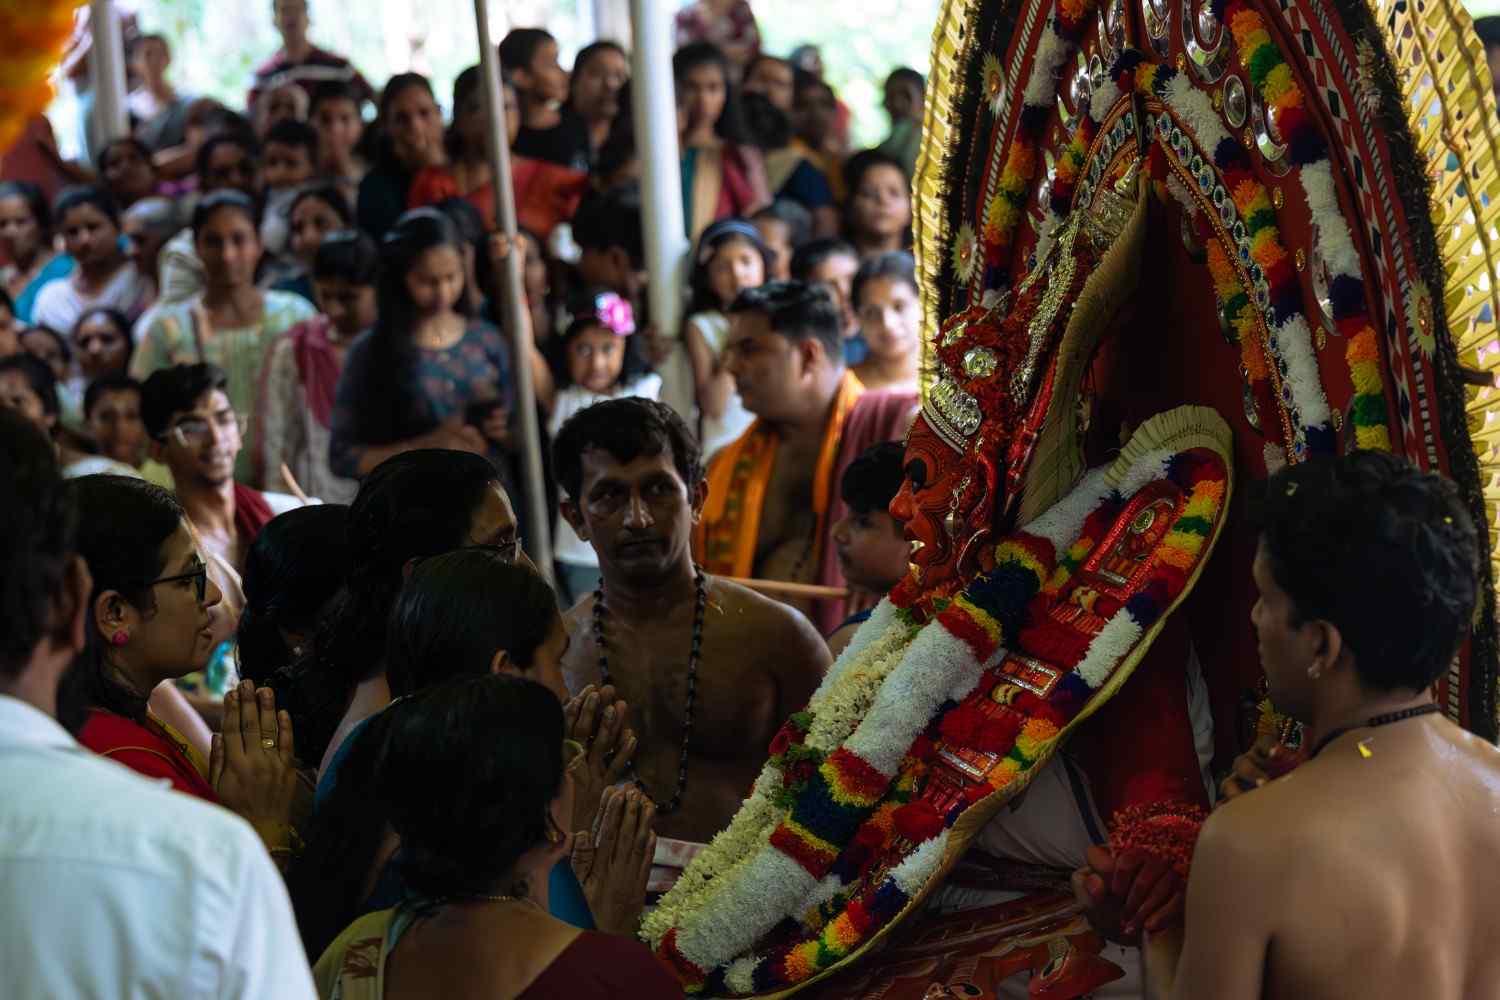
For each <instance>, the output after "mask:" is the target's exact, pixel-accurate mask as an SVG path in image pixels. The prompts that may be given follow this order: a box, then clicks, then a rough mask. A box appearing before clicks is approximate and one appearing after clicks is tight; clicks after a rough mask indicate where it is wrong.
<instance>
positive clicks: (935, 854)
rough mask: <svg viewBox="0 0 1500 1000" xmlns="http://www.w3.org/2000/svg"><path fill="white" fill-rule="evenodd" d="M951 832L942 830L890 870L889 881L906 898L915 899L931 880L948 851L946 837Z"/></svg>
mask: <svg viewBox="0 0 1500 1000" xmlns="http://www.w3.org/2000/svg"><path fill="white" fill-rule="evenodd" d="M951 832H952V831H951V830H944V831H943V832H942V833H940V834H938V835H937V836H936V837H933V838H932V839H931V840H929V841H926V842H924V843H923V844H922V845H921V846H920V847H918V848H917V849H916V850H915V851H912V852H911V854H910V855H909V856H908V857H907V859H906V860H905V861H903V862H901V863H900V864H899V865H897V866H896V867H895V868H892V869H891V874H890V880H891V881H892V882H894V883H896V888H898V889H900V890H901V891H902V892H904V893H906V895H907V896H908V897H915V896H916V895H917V893H919V892H921V891H922V888H923V886H925V885H926V884H927V880H928V879H930V878H932V873H933V872H935V871H937V869H938V865H940V864H942V863H943V856H944V855H945V854H946V853H947V851H948V837H949V835H950V833H951Z"/></svg>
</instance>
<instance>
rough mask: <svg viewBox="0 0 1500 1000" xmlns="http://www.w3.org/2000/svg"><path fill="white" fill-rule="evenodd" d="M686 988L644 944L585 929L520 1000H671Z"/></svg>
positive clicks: (517, 999)
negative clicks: (567, 999) (564, 999)
mask: <svg viewBox="0 0 1500 1000" xmlns="http://www.w3.org/2000/svg"><path fill="white" fill-rule="evenodd" d="M681 996H682V984H681V983H679V982H678V981H677V977H676V976H674V975H672V973H671V972H670V971H668V969H667V967H666V966H665V965H663V964H662V963H661V962H658V961H657V960H656V959H655V958H654V957H653V956H652V954H651V953H650V952H649V951H647V950H646V948H645V946H643V945H642V944H641V943H640V942H639V941H636V940H635V939H633V938H626V937H619V936H617V935H614V934H600V933H598V932H597V931H585V932H583V933H582V934H580V935H578V937H576V938H574V939H573V943H572V944H570V945H568V946H567V947H566V948H564V949H563V952H562V954H561V955H558V956H557V958H555V959H553V960H552V964H551V965H549V966H547V968H546V970H545V971H544V972H543V973H542V974H541V975H540V976H537V977H536V979H535V980H533V981H532V983H531V985H530V986H528V987H526V989H525V990H523V991H521V994H520V995H519V996H518V997H517V998H516V1000H555V998H556V997H568V998H569V1000H623V998H631V997H640V998H642V1000H645V998H647V997H649V998H650V1000H672V998H673V997H681Z"/></svg>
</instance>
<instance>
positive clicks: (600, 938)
mask: <svg viewBox="0 0 1500 1000" xmlns="http://www.w3.org/2000/svg"><path fill="white" fill-rule="evenodd" d="M389 715H390V719H389V722H388V724H387V725H386V726H384V727H383V730H384V731H383V732H382V733H381V734H380V735H381V737H382V738H381V740H380V741H379V742H380V746H379V747H378V748H377V750H378V754H377V757H378V759H379V764H378V773H379V775H380V782H381V789H382V791H383V793H384V795H383V798H384V799H385V801H386V802H387V804H388V806H387V808H388V811H389V816H390V824H391V826H392V828H393V829H394V831H395V834H396V836H397V837H398V838H399V839H400V844H401V850H400V853H399V854H398V855H397V861H396V864H397V866H398V868H399V870H400V872H401V875H402V877H403V879H404V880H405V882H406V885H407V888H408V895H407V897H406V899H405V900H404V901H403V902H402V903H401V904H400V905H398V906H396V907H394V908H392V909H385V910H380V911H378V912H375V913H371V914H368V915H367V916H364V917H361V918H360V919H359V920H357V921H355V922H354V923H353V924H352V925H350V926H349V927H348V929H347V930H345V931H344V933H343V934H341V935H340V936H339V937H338V939H337V940H336V941H334V943H333V944H332V945H331V946H330V947H329V948H328V950H327V951H326V952H324V953H323V957H322V959H321V960H319V962H318V964H317V967H316V969H315V971H314V978H315V979H316V980H317V982H318V992H319V995H320V996H322V997H323V998H325V1000H330V998H338V1000H377V998H384V1000H402V998H406V997H432V996H497V997H499V996H504V997H516V998H518V1000H532V998H543V997H570V998H577V1000H605V998H609V997H621V996H631V997H652V998H669V997H681V996H682V988H681V986H679V985H678V983H677V982H676V980H675V979H674V978H673V976H672V974H671V973H670V972H669V971H667V969H666V967H665V966H663V965H661V964H659V963H657V962H656V960H655V959H654V958H652V957H651V954H650V952H648V951H647V950H646V948H645V947H644V946H643V945H641V943H640V942H639V941H636V940H633V939H632V938H631V937H629V936H626V935H623V934H620V935H615V934H600V933H596V932H590V931H581V930H579V929H578V928H577V927H573V926H570V925H568V924H566V923H563V922H562V921H560V920H558V919H556V918H555V917H553V916H552V915H551V914H550V913H549V912H548V909H549V902H550V897H549V879H548V877H547V876H548V872H550V871H551V870H552V869H553V867H554V866H555V865H556V864H557V862H558V861H559V860H560V859H562V858H564V857H566V856H567V854H568V852H569V851H570V850H571V848H572V841H573V838H572V837H570V836H569V835H568V833H567V829H566V827H567V824H568V817H569V815H570V811H571V810H570V805H569V802H568V799H569V797H570V794H571V792H572V787H573V782H572V780H571V778H570V776H569V772H570V771H571V770H573V769H574V768H573V767H570V764H571V762H572V761H574V760H576V759H577V754H578V750H579V748H578V747H577V745H576V744H574V745H571V746H569V745H567V744H566V743H565V741H564V731H565V729H564V726H565V721H564V713H563V710H562V708H561V706H560V705H559V704H558V701H557V697H556V695H555V694H553V693H552V692H550V691H548V690H547V689H546V688H544V687H542V686H541V685H540V684H536V683H534V682H531V681H527V680H521V679H517V678H513V677H497V676H490V675H486V676H480V677H468V678H463V679H457V680H451V681H448V682H446V683H444V684H441V685H439V686H437V687H434V688H431V689H429V690H426V691H422V692H420V693H418V694H415V695H412V696H410V697H408V698H404V699H402V700H401V701H400V702H398V703H396V704H395V705H393V706H392V708H391V710H390V712H389ZM609 810H613V812H614V813H615V814H616V817H618V815H619V814H620V813H621V812H622V811H624V812H629V813H633V814H634V815H633V820H634V821H633V822H631V823H629V824H628V825H625V826H621V825H620V824H619V823H618V821H617V820H616V822H615V826H614V829H615V830H616V831H620V832H621V834H622V835H621V836H620V837H617V838H616V840H615V844H614V845H612V846H620V847H622V848H623V847H624V846H625V845H621V844H620V841H621V840H626V839H628V841H629V845H628V846H629V847H630V851H629V853H630V854H631V856H632V857H635V858H637V859H643V862H644V863H643V862H642V860H637V862H636V867H637V868H638V869H639V870H638V871H637V872H635V873H634V874H635V875H636V876H637V877H638V880H639V882H640V887H639V888H640V889H641V890H644V888H645V877H646V872H647V870H648V869H649V859H650V857H651V845H652V841H653V840H654V839H655V838H654V835H653V834H652V833H651V828H650V824H649V823H642V822H640V819H641V816H642V812H641V810H640V807H639V805H634V806H632V805H626V804H625V799H624V797H622V796H611V804H610V807H609ZM609 810H606V812H608V811H609ZM605 822H606V823H609V822H610V820H609V818H608V816H606V819H605Z"/></svg>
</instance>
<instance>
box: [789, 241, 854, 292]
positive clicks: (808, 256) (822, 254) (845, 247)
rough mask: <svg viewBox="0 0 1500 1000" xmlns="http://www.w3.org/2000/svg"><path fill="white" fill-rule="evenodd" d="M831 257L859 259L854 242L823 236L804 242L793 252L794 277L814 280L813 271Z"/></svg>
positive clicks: (798, 279) (800, 279) (794, 278)
mask: <svg viewBox="0 0 1500 1000" xmlns="http://www.w3.org/2000/svg"><path fill="white" fill-rule="evenodd" d="M830 257H853V258H854V259H855V260H856V261H857V260H859V251H858V250H856V249H854V244H852V243H850V242H849V241H848V240H842V239H839V238H838V237H836V236H821V237H819V238H818V239H815V240H811V241H809V242H807V243H804V244H802V245H801V246H800V247H798V248H797V249H796V250H795V251H794V252H793V253H792V279H793V280H795V281H812V280H813V279H812V273H813V272H814V271H816V270H817V269H818V268H819V267H822V266H823V262H824V261H826V260H828V259H829V258H830Z"/></svg>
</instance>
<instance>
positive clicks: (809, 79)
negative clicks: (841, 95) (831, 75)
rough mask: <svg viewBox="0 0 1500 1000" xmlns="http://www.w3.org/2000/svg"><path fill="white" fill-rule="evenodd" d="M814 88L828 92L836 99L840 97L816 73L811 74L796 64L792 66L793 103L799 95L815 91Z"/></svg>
mask: <svg viewBox="0 0 1500 1000" xmlns="http://www.w3.org/2000/svg"><path fill="white" fill-rule="evenodd" d="M814 88H816V89H818V90H826V91H828V93H829V94H833V96H834V97H835V99H836V98H837V97H838V95H837V94H834V93H833V87H832V86H831V85H830V84H829V83H828V81H827V80H825V79H823V78H822V77H821V76H818V74H816V73H809V72H808V71H807V70H805V69H803V68H802V67H801V66H798V65H796V64H795V63H794V64H793V65H792V95H793V97H792V99H793V101H796V100H797V99H798V96H799V95H801V94H804V93H806V92H807V91H809V90H813V89H814Z"/></svg>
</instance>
